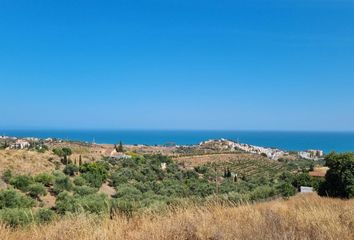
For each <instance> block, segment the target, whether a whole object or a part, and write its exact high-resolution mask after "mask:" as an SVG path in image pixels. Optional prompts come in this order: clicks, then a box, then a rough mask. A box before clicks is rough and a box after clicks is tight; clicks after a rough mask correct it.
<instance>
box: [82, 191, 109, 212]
mask: <svg viewBox="0 0 354 240" xmlns="http://www.w3.org/2000/svg"><path fill="white" fill-rule="evenodd" d="M78 205H79V206H80V209H83V210H84V211H85V212H89V213H94V214H98V215H101V214H105V213H108V211H109V208H110V202H109V200H108V197H107V196H106V195H105V194H103V193H101V194H91V195H86V196H83V197H80V198H78Z"/></svg>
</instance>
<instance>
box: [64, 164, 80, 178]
mask: <svg viewBox="0 0 354 240" xmlns="http://www.w3.org/2000/svg"><path fill="white" fill-rule="evenodd" d="M78 172H79V167H78V166H76V165H75V164H68V165H66V166H65V168H64V170H63V173H65V174H66V175H69V176H74V175H75V174H76V173H78Z"/></svg>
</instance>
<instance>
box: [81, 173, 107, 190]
mask: <svg viewBox="0 0 354 240" xmlns="http://www.w3.org/2000/svg"><path fill="white" fill-rule="evenodd" d="M81 176H82V177H83V178H84V179H85V181H86V182H87V183H88V184H89V185H90V186H91V187H95V188H99V187H101V186H102V183H103V181H104V179H105V178H104V176H102V175H101V174H99V173H96V172H87V173H83V174H82V175H81Z"/></svg>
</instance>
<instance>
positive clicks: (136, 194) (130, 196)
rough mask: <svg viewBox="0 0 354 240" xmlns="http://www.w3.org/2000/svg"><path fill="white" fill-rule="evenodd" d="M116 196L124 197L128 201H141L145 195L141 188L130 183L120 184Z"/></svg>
mask: <svg viewBox="0 0 354 240" xmlns="http://www.w3.org/2000/svg"><path fill="white" fill-rule="evenodd" d="M114 197H115V198H122V199H124V200H127V201H139V200H141V199H142V197H143V195H142V192H141V191H139V189H137V188H135V187H133V186H130V185H128V184H123V185H120V186H119V188H118V191H117V193H116V195H114Z"/></svg>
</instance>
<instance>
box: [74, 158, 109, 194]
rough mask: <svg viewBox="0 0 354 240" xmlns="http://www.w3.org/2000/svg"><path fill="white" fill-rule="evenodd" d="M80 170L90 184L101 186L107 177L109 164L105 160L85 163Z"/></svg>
mask: <svg viewBox="0 0 354 240" xmlns="http://www.w3.org/2000/svg"><path fill="white" fill-rule="evenodd" d="M80 172H81V173H82V177H83V178H84V179H85V180H86V181H87V182H88V183H89V184H90V186H92V187H96V188H99V187H101V185H102V183H103V182H104V181H106V179H107V175H108V165H106V164H105V163H103V162H93V163H84V164H82V165H81V166H80Z"/></svg>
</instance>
